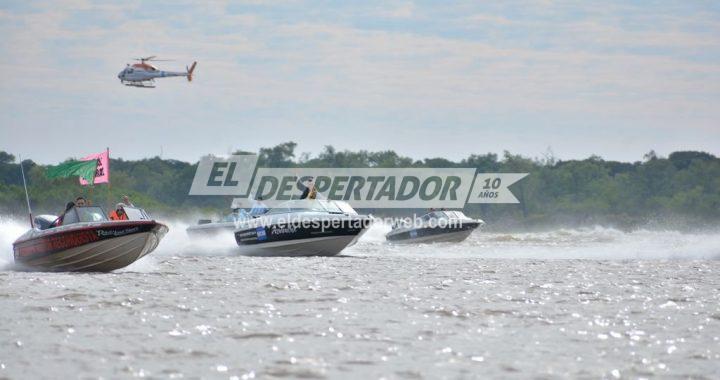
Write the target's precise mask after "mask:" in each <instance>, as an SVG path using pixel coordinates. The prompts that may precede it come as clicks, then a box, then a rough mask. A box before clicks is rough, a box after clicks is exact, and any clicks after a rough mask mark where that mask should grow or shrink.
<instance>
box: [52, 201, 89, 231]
mask: <svg viewBox="0 0 720 380" xmlns="http://www.w3.org/2000/svg"><path fill="white" fill-rule="evenodd" d="M78 198H80V197H78ZM83 199H84V198H83ZM73 207H75V202H73V201H70V202H68V203H67V204H66V205H65V211H63V212H61V213H60V216H58V218H57V219H55V221H54V222H52V224H50V227H51V228H52V227H60V226H62V224H63V218H65V214H67V212H68V211H70V210H72V209H73Z"/></svg>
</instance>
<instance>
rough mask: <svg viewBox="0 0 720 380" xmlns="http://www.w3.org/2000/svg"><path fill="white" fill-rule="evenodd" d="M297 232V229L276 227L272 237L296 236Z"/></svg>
mask: <svg viewBox="0 0 720 380" xmlns="http://www.w3.org/2000/svg"><path fill="white" fill-rule="evenodd" d="M296 231H297V227H294V226H288V227H274V228H273V229H272V230H271V231H270V234H271V235H283V234H294V233H295V232H296Z"/></svg>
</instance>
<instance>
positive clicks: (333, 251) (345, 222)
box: [235, 217, 372, 256]
mask: <svg viewBox="0 0 720 380" xmlns="http://www.w3.org/2000/svg"><path fill="white" fill-rule="evenodd" d="M371 222H372V220H371V219H370V218H367V217H356V218H344V219H342V220H338V221H337V223H335V224H332V225H331V224H328V225H325V226H323V225H315V226H304V227H300V226H292V225H265V226H256V227H250V228H245V229H239V230H238V231H236V232H235V240H236V242H237V243H238V246H240V252H241V253H242V254H243V255H248V256H335V255H337V254H339V253H340V252H341V251H342V250H343V249H345V248H346V247H348V246H350V245H353V244H355V243H356V242H357V240H358V239H359V238H360V237H361V236H362V235H363V234H364V233H365V232H366V231H367V228H368V227H369V226H370V224H371Z"/></svg>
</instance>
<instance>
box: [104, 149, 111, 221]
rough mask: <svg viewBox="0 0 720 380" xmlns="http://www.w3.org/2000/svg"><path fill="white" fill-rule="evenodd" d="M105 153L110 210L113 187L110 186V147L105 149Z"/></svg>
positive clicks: (108, 206)
mask: <svg viewBox="0 0 720 380" xmlns="http://www.w3.org/2000/svg"><path fill="white" fill-rule="evenodd" d="M105 152H106V153H107V168H105V170H106V171H107V180H108V182H107V184H108V196H107V198H108V204H107V209H108V210H110V209H111V208H112V186H111V185H110V147H105Z"/></svg>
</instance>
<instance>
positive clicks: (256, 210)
mask: <svg viewBox="0 0 720 380" xmlns="http://www.w3.org/2000/svg"><path fill="white" fill-rule="evenodd" d="M267 211H268V207H267V206H266V205H265V203H263V199H262V197H257V198H255V203H253V206H252V208H251V209H250V215H253V216H254V215H262V214H264V213H266V212H267Z"/></svg>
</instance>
